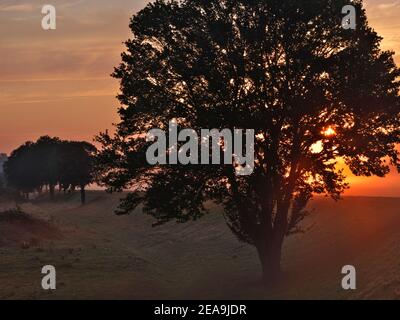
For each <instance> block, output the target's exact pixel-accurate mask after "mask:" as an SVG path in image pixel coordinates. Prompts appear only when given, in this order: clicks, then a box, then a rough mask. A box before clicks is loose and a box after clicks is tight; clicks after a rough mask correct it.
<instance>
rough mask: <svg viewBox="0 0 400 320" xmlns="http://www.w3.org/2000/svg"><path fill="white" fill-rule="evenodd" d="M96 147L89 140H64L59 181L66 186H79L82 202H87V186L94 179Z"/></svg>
mask: <svg viewBox="0 0 400 320" xmlns="http://www.w3.org/2000/svg"><path fill="white" fill-rule="evenodd" d="M96 151H97V150H96V148H95V147H94V146H93V145H92V144H90V143H88V142H79V141H63V142H62V145H61V154H60V159H59V162H58V164H59V168H60V176H59V182H60V184H61V185H62V186H64V188H65V187H66V188H68V187H72V188H75V187H77V186H78V187H79V188H80V192H81V203H82V204H85V202H86V192H85V187H86V186H87V185H88V184H90V183H92V182H93V181H94V175H95V167H94V165H95V163H94V159H95V157H94V155H95V153H96Z"/></svg>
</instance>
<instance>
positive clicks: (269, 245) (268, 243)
mask: <svg viewBox="0 0 400 320" xmlns="http://www.w3.org/2000/svg"><path fill="white" fill-rule="evenodd" d="M256 248H257V252H258V256H259V258H260V263H261V267H262V274H263V280H264V283H265V285H267V286H269V287H270V286H273V285H275V284H276V283H277V282H278V281H279V279H280V277H281V256H282V241H279V240H276V239H272V237H269V238H267V237H264V236H263V237H262V239H261V240H260V242H259V243H258V244H256Z"/></svg>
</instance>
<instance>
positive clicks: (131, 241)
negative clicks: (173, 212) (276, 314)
mask: <svg viewBox="0 0 400 320" xmlns="http://www.w3.org/2000/svg"><path fill="white" fill-rule="evenodd" d="M122 196H123V195H122V194H114V195H108V194H106V193H103V192H101V191H91V192H89V194H88V202H87V204H86V205H85V206H81V205H80V203H79V194H76V195H72V196H67V198H64V197H63V196H61V197H59V198H58V199H57V200H56V201H48V200H47V199H39V200H35V201H31V202H27V203H24V204H21V205H20V206H21V210H22V211H24V212H26V213H27V214H29V216H23V217H22V218H20V219H16V220H15V214H11V216H10V217H5V216H4V213H3V218H1V217H0V298H1V299H281V298H285V299H361V298H362V299H400V273H399V272H398V270H399V269H400V255H399V252H400V199H398V198H362V197H348V198H345V199H344V200H342V201H340V202H337V203H335V202H334V201H332V200H330V199H327V198H317V199H316V200H313V201H312V202H311V204H310V209H313V214H312V216H311V217H309V218H308V220H307V221H306V226H310V227H311V228H310V230H308V231H307V232H306V233H305V234H299V235H295V236H292V237H290V238H288V239H287V240H286V242H285V246H284V255H283V262H282V267H283V270H284V275H283V280H282V282H281V284H280V285H279V286H278V287H277V288H275V289H267V288H265V287H264V286H263V285H262V283H261V271H260V266H259V263H258V258H257V254H256V252H255V250H254V248H253V247H251V246H248V245H246V244H243V243H240V242H238V241H237V239H236V238H235V237H234V236H233V235H232V234H231V232H230V231H229V229H228V228H227V226H226V225H225V222H224V220H223V217H222V216H221V214H220V209H219V208H217V207H215V208H213V209H212V213H211V214H210V215H208V216H206V217H204V218H203V219H200V220H199V221H195V222H190V223H186V224H175V223H168V224H166V225H163V226H159V227H152V226H151V225H152V222H153V220H152V218H151V217H149V216H146V215H144V214H143V213H142V212H141V210H140V208H139V209H138V210H137V211H136V212H134V213H132V214H131V215H129V216H117V215H115V214H114V212H113V211H114V209H115V208H116V206H117V204H118V199H119V198H120V197H122ZM11 207H15V204H13V203H7V202H5V201H3V203H2V204H0V211H5V210H6V209H7V208H11ZM0 214H1V213H0ZM46 264H50V265H54V266H55V267H56V270H57V289H56V290H55V291H44V290H43V289H42V288H41V279H42V276H43V275H42V274H41V268H42V267H43V266H44V265H46ZM344 265H354V266H355V267H356V270H357V290H354V291H345V290H343V289H342V288H341V279H342V277H343V275H342V274H341V268H342V266H344Z"/></svg>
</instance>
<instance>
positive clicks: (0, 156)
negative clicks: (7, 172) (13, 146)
mask: <svg viewBox="0 0 400 320" xmlns="http://www.w3.org/2000/svg"><path fill="white" fill-rule="evenodd" d="M6 161H7V155H6V154H5V153H0V188H4V187H5V186H6V179H5V177H4V163H5V162H6Z"/></svg>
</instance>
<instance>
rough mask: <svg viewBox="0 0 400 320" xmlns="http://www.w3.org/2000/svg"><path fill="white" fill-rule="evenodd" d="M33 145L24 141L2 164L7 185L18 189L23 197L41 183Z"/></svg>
mask: <svg viewBox="0 0 400 320" xmlns="http://www.w3.org/2000/svg"><path fill="white" fill-rule="evenodd" d="M34 146H35V144H34V143H33V142H30V141H29V142H26V143H25V144H23V145H22V146H20V147H19V148H17V149H16V150H14V151H13V152H12V153H11V155H10V157H9V158H8V160H7V162H6V163H5V164H4V171H5V175H6V178H7V183H8V185H9V186H10V187H12V188H15V189H17V190H19V191H20V192H21V193H22V194H23V195H25V197H28V194H29V193H30V192H33V191H35V189H36V188H38V187H39V186H40V185H41V184H42V180H41V176H40V174H39V171H38V168H37V164H38V159H37V154H36V153H35V150H34Z"/></svg>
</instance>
